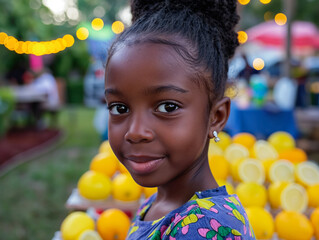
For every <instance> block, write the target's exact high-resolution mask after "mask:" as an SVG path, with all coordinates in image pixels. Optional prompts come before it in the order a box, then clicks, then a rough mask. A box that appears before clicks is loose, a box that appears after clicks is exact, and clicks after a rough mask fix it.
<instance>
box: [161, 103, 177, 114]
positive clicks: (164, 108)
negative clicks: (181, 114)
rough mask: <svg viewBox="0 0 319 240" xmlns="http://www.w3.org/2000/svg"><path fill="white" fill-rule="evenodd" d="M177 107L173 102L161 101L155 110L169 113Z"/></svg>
mask: <svg viewBox="0 0 319 240" xmlns="http://www.w3.org/2000/svg"><path fill="white" fill-rule="evenodd" d="M178 108H179V107H178V106H177V105H176V104H175V103H169V102H168V103H163V104H161V105H159V106H158V108H157V111H158V112H163V113H170V112H173V111H175V110H177V109H178Z"/></svg>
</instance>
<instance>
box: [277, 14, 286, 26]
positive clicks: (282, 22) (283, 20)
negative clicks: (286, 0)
mask: <svg viewBox="0 0 319 240" xmlns="http://www.w3.org/2000/svg"><path fill="white" fill-rule="evenodd" d="M275 22H276V23H277V24H278V25H285V24H286V22H287V16H286V15H285V14H283V13H278V14H276V16H275Z"/></svg>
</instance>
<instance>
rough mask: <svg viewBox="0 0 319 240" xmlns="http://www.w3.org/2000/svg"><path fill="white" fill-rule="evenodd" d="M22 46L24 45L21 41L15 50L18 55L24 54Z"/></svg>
mask: <svg viewBox="0 0 319 240" xmlns="http://www.w3.org/2000/svg"><path fill="white" fill-rule="evenodd" d="M22 44H23V42H22V41H19V42H18V47H17V48H16V49H15V52H16V53H17V54H23V50H22Z"/></svg>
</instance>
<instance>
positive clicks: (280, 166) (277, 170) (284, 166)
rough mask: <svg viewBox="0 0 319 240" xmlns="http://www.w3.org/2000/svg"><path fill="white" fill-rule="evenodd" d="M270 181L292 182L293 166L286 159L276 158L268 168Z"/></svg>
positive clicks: (293, 178) (293, 177)
mask: <svg viewBox="0 0 319 240" xmlns="http://www.w3.org/2000/svg"><path fill="white" fill-rule="evenodd" d="M269 178H270V181H271V182H276V181H279V182H293V181H294V180H295V166H294V164H293V163H291V162H289V161H288V160H278V161H276V162H275V163H273V164H272V165H271V166H270V168H269Z"/></svg>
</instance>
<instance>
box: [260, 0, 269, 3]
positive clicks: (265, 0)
mask: <svg viewBox="0 0 319 240" xmlns="http://www.w3.org/2000/svg"><path fill="white" fill-rule="evenodd" d="M259 1H260V2H261V3H262V4H268V3H270V2H271V0H259Z"/></svg>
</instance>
